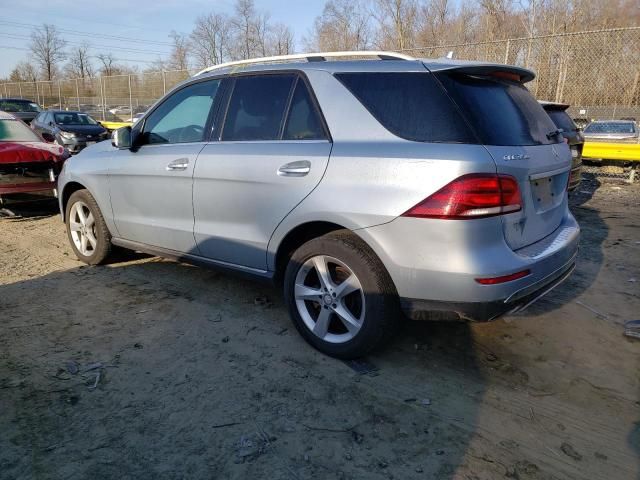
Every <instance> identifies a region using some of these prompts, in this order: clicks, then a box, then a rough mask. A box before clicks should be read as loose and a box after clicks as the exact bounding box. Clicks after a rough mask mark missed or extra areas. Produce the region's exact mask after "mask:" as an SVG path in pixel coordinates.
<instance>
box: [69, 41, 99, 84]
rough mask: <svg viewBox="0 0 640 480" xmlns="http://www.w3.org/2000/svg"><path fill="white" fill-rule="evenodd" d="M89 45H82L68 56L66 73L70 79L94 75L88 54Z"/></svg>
mask: <svg viewBox="0 0 640 480" xmlns="http://www.w3.org/2000/svg"><path fill="white" fill-rule="evenodd" d="M89 48H90V47H89V44H87V43H83V44H82V45H80V46H79V47H76V48H74V49H73V50H72V51H71V53H70V56H69V61H68V63H67V72H68V73H69V74H70V76H71V77H72V78H82V79H84V78H90V77H93V75H94V69H93V64H92V63H91V55H90V54H89Z"/></svg>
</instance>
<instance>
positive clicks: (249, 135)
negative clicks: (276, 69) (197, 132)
mask: <svg viewBox="0 0 640 480" xmlns="http://www.w3.org/2000/svg"><path fill="white" fill-rule="evenodd" d="M295 79H296V77H295V75H263V76H249V77H238V78H236V80H235V86H234V87H233V92H232V94H231V100H230V101H229V107H228V109H227V115H226V120H225V124H224V128H223V130H222V140H236V141H240V140H278V139H279V138H280V130H281V128H282V121H283V118H284V114H285V109H286V107H287V102H288V101H289V96H290V94H291V88H292V87H293V83H294V81H295Z"/></svg>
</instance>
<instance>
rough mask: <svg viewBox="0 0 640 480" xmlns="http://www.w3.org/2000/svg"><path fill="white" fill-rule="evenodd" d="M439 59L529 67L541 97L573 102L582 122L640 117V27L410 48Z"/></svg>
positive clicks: (533, 88)
mask: <svg viewBox="0 0 640 480" xmlns="http://www.w3.org/2000/svg"><path fill="white" fill-rule="evenodd" d="M403 52H406V53H409V54H411V55H414V56H418V57H426V58H438V57H444V56H446V55H447V54H449V52H453V58H455V59H461V60H484V61H489V62H496V63H508V64H512V65H518V66H521V67H525V68H529V69H531V70H533V71H534V72H535V73H536V78H535V79H534V80H533V81H532V82H530V83H529V84H527V86H528V88H529V89H530V90H531V92H532V93H533V94H534V95H535V97H536V98H538V99H539V100H548V101H554V102H562V103H567V104H569V105H571V109H570V114H571V115H572V116H573V118H574V119H576V120H577V122H576V123H578V124H579V125H580V126H584V124H585V123H586V122H588V121H590V120H593V119H622V118H629V119H634V120H636V121H638V120H640V27H630V28H616V29H608V30H596V31H588V32H576V33H565V34H555V35H544V36H539V37H526V38H512V39H508V40H494V41H487V42H478V43H464V44H455V45H440V46H437V47H425V48H410V49H404V50H403Z"/></svg>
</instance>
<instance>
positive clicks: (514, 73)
mask: <svg viewBox="0 0 640 480" xmlns="http://www.w3.org/2000/svg"><path fill="white" fill-rule="evenodd" d="M423 63H424V66H425V67H427V69H428V70H429V71H431V72H459V73H466V74H468V75H483V76H484V75H487V76H495V77H502V78H508V79H511V80H516V81H519V82H521V83H527V82H530V81H531V80H533V79H534V78H536V74H535V73H533V72H532V71H531V70H528V69H526V68H521V67H516V66H515V65H502V64H500V63H478V62H465V61H461V60H457V61H452V60H448V59H445V60H442V61H440V60H426V61H423Z"/></svg>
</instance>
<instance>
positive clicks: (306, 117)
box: [282, 80, 326, 140]
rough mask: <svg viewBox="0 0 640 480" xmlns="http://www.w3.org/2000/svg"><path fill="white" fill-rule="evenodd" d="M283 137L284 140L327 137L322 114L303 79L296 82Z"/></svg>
mask: <svg viewBox="0 0 640 480" xmlns="http://www.w3.org/2000/svg"><path fill="white" fill-rule="evenodd" d="M282 138H283V140H322V139H324V138H326V137H325V134H324V129H323V128H322V120H321V119H320V115H319V114H318V111H317V110H316V108H315V106H314V104H313V102H312V101H311V95H310V93H309V90H308V89H307V86H306V85H305V83H304V82H303V81H302V80H298V82H297V84H296V87H295V91H294V93H293V98H292V100H291V106H290V107H289V115H288V116H287V121H286V124H285V128H284V133H283V135H282Z"/></svg>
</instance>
